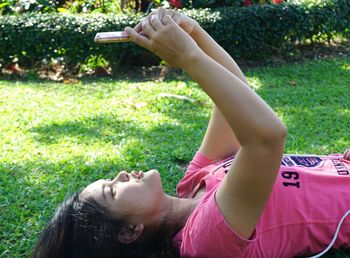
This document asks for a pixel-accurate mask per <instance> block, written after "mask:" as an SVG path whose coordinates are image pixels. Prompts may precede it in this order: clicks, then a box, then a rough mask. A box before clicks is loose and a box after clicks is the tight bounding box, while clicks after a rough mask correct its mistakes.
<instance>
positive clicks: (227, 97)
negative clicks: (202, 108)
mask: <svg viewBox="0 0 350 258" xmlns="http://www.w3.org/2000/svg"><path fill="white" fill-rule="evenodd" d="M185 70H186V71H187V72H188V73H189V75H191V77H192V78H193V79H194V80H195V81H196V82H198V83H199V85H200V86H201V87H202V88H203V90H204V91H205V92H206V93H207V94H208V96H209V97H210V98H211V99H212V100H213V101H214V103H215V104H216V106H217V107H218V108H219V109H220V111H221V112H222V114H223V116H224V117H225V119H226V120H227V122H228V124H229V126H230V127H231V129H232V130H233V131H234V133H235V134H236V136H237V139H238V140H239V142H240V144H241V145H242V146H243V145H250V144H257V143H258V142H265V143H266V142H268V141H269V140H270V139H273V138H274V137H276V136H278V137H280V136H281V135H282V134H284V132H285V127H284V125H283V123H282V122H281V121H280V120H279V118H278V117H277V116H276V115H275V113H274V112H273V111H272V110H271V108H270V107H269V106H268V105H267V104H266V103H265V102H264V101H263V100H262V99H261V98H260V97H259V96H258V95H257V94H256V93H255V92H254V91H252V90H251V89H250V88H249V87H248V86H247V85H246V84H245V83H244V82H243V81H241V80H240V79H239V78H238V77H237V76H235V75H234V74H233V73H231V72H230V71H228V70H227V69H226V68H224V67H223V66H222V65H220V64H219V63H217V62H216V61H214V60H213V59H212V58H210V57H209V56H207V55H206V54H205V53H203V52H202V51H198V52H197V53H195V54H194V55H193V56H192V57H190V58H189V62H188V65H187V66H186V68H185Z"/></svg>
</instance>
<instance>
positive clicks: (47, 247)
mask: <svg viewBox="0 0 350 258" xmlns="http://www.w3.org/2000/svg"><path fill="white" fill-rule="evenodd" d="M80 193H81V191H78V192H76V193H74V194H73V195H72V196H71V197H69V198H67V199H66V200H65V201H64V202H63V203H62V204H61V205H60V207H58V209H57V210H56V212H55V214H54V216H53V217H52V219H51V220H50V221H49V223H48V224H47V226H46V228H45V230H44V231H43V233H42V235H41V237H40V239H39V241H38V243H37V245H36V247H35V248H34V251H33V253H32V255H31V258H73V257H74V258H79V257H84V258H89V257H91V258H92V257H93V258H119V257H125V258H129V257H130V258H134V257H135V258H136V257H152V258H153V257H154V258H156V257H169V258H174V257H178V255H177V253H176V251H175V250H174V249H173V248H172V246H171V239H172V236H173V235H174V234H172V233H171V232H169V231H168V232H166V230H165V228H166V227H162V226H161V227H159V230H157V233H156V234H154V236H152V237H149V238H148V239H147V241H145V240H143V241H140V240H136V241H135V242H134V243H131V244H123V243H120V242H118V240H117V235H118V232H119V231H120V230H121V228H122V227H123V226H124V225H126V223H127V221H126V220H123V219H116V218H113V217H112V216H111V215H110V214H109V213H108V212H107V211H106V210H105V209H104V208H103V207H102V206H101V205H99V204H98V203H97V202H96V201H95V200H94V199H92V198H84V199H82V198H80Z"/></svg>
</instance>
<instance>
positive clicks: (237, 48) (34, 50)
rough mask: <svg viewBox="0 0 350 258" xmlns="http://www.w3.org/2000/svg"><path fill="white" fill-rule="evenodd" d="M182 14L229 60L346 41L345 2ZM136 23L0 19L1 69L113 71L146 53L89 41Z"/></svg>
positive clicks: (106, 18)
mask: <svg viewBox="0 0 350 258" xmlns="http://www.w3.org/2000/svg"><path fill="white" fill-rule="evenodd" d="M182 11H183V12H184V13H186V14H188V15H190V16H191V17H193V18H194V19H196V20H197V21H198V22H199V23H200V24H201V25H202V26H203V28H204V29H205V30H207V31H208V33H209V34H211V35H212V36H213V37H214V38H215V39H216V40H217V41H218V43H219V44H220V45H222V46H223V47H224V48H225V49H226V50H227V51H228V52H229V53H230V54H231V55H232V56H233V57H235V58H237V57H240V58H265V57H266V56H267V55H270V54H273V53H274V52H276V51H287V50H288V47H289V46H291V44H292V43H294V42H295V41H305V40H307V39H315V38H318V37H326V38H332V37H333V36H334V35H335V34H338V35H339V34H340V35H343V36H344V37H347V38H349V35H350V0H336V1H328V2H325V3H324V4H322V5H318V6H302V5H292V4H282V5H256V6H252V7H242V8H218V9H214V10H213V9H211V10H210V9H200V10H197V9H191V10H182ZM140 18H141V17H140V16H139V15H103V14H91V15H69V14H57V13H56V14H55V13H54V14H38V13H36V14H25V15H20V16H12V15H11V16H10V15H9V16H6V15H5V16H0V39H1V47H0V63H1V64H2V65H6V64H9V63H12V62H13V61H14V59H16V60H15V61H17V62H18V63H19V64H20V65H21V66H24V67H28V66H31V65H33V64H35V63H36V62H42V61H43V60H51V59H52V58H62V59H64V62H65V63H66V64H67V65H70V66H72V67H73V66H75V65H77V64H79V63H83V62H85V61H86V60H87V59H88V58H89V57H91V56H102V57H103V58H105V59H106V60H108V61H109V62H110V64H111V66H112V67H113V69H114V71H115V70H117V69H118V67H120V65H121V63H122V62H123V60H125V59H127V58H129V60H130V57H131V59H132V58H134V57H137V56H140V55H142V54H141V53H145V51H146V50H144V49H142V48H141V47H138V46H136V45H135V44H133V43H118V44H102V45H100V44H95V43H94V42H93V39H94V36H95V34H96V32H100V31H113V30H123V28H124V27H125V26H130V25H131V26H133V25H135V24H136V23H137V22H138V21H139V20H140Z"/></svg>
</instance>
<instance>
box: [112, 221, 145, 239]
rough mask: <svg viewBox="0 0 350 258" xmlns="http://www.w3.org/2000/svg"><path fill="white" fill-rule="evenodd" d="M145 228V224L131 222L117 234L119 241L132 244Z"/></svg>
mask: <svg viewBox="0 0 350 258" xmlns="http://www.w3.org/2000/svg"><path fill="white" fill-rule="evenodd" d="M143 228H144V226H143V224H137V225H132V224H129V225H127V226H124V227H122V229H121V230H120V232H119V233H118V236H117V238H118V241H119V242H121V243H124V244H130V243H132V242H134V241H135V240H137V239H138V238H139V237H140V235H141V233H142V232H143Z"/></svg>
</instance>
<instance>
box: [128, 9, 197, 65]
mask: <svg viewBox="0 0 350 258" xmlns="http://www.w3.org/2000/svg"><path fill="white" fill-rule="evenodd" d="M138 26H139V27H138V29H137V28H135V29H132V28H130V27H127V28H125V31H126V32H127V33H128V35H129V37H131V38H132V39H133V41H134V42H135V43H136V44H138V45H140V46H142V47H144V48H146V49H148V50H150V51H152V52H153V53H155V54H156V55H158V56H159V57H160V58H162V59H163V60H164V61H166V62H167V63H168V64H169V65H171V66H174V67H177V68H183V69H186V67H188V66H190V65H191V57H192V56H193V55H195V54H198V53H200V52H201V50H200V48H199V47H198V45H197V44H196V42H195V41H194V40H193V39H192V38H191V36H190V35H188V34H187V33H186V32H185V31H184V30H183V29H182V28H181V27H180V26H179V25H178V24H176V23H175V21H174V20H173V19H172V18H171V17H170V16H169V15H164V16H163V17H162V18H161V19H159V15H158V14H154V15H152V16H151V17H150V18H148V17H147V18H144V19H143V20H142V21H141V22H140V23H139V25H138ZM141 31H142V33H140V32H141Z"/></svg>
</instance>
